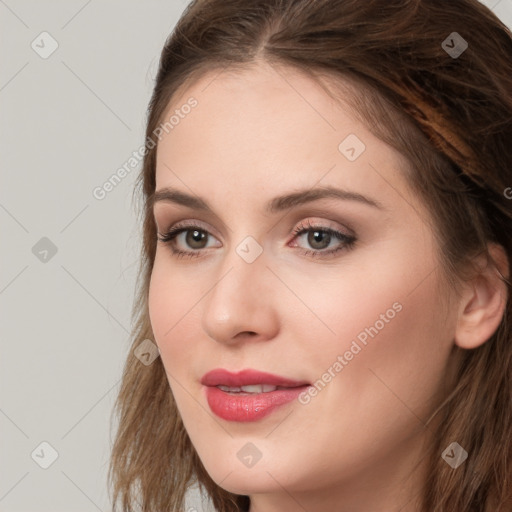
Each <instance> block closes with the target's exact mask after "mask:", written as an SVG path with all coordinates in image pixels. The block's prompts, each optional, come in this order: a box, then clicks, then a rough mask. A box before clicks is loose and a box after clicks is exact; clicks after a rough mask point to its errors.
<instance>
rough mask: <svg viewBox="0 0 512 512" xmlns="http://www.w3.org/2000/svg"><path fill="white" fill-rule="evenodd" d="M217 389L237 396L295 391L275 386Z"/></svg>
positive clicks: (255, 385)
mask: <svg viewBox="0 0 512 512" xmlns="http://www.w3.org/2000/svg"><path fill="white" fill-rule="evenodd" d="M215 387H216V388H218V389H220V390H221V391H225V392H226V393H232V394H236V395H254V394H257V393H271V392H272V391H277V390H281V389H293V388H291V387H286V386H273V385H272V384H249V385H248V386H240V387H230V386H223V385H219V386H215ZM295 387H299V386H295Z"/></svg>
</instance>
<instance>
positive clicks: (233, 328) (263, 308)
mask: <svg viewBox="0 0 512 512" xmlns="http://www.w3.org/2000/svg"><path fill="white" fill-rule="evenodd" d="M266 263H267V261H266V258H265V254H264V251H263V247H262V245H261V244H260V243H259V242H258V241H257V240H256V239H255V238H254V237H252V236H246V237H245V238H242V240H241V241H240V242H239V243H238V244H233V245H232V246H231V247H230V248H229V250H228V251H227V252H226V253H225V255H224V258H223V261H222V263H219V267H218V270H219V271H218V273H217V277H216V279H215V282H214V283H212V288H211V291H210V293H208V295H207V297H206V298H205V299H206V300H205V301H204V304H203V311H202V323H203V329H204V330H205V331H206V333H207V334H208V335H209V336H210V337H211V338H213V339H215V340H217V341H219V342H222V341H223V342H229V341H230V340H233V338H234V337H235V336H236V335H237V334H238V333H240V332H252V333H256V334H259V335H264V336H268V334H269V332H270V330H272V329H273V328H274V324H275V317H274V313H275V312H273V310H272V308H273V306H272V301H271V300H270V295H271V294H270V289H269V286H270V283H269V279H271V272H269V270H268V269H267V267H266Z"/></svg>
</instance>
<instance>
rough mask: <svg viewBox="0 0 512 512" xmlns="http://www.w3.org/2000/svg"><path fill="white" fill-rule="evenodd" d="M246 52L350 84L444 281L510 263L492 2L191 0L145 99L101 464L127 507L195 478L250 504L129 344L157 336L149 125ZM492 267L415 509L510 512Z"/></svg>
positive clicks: (502, 37) (503, 70) (231, 505)
mask: <svg viewBox="0 0 512 512" xmlns="http://www.w3.org/2000/svg"><path fill="white" fill-rule="evenodd" d="M454 32H456V34H454ZM464 41H465V42H466V43H467V47H465V43H464ZM452 49H453V51H452ZM456 50H458V53H459V54H457V53H454V52H455V51H456ZM460 51H462V53H460ZM257 59H264V60H265V61H267V62H269V63H272V64H275V65H276V66H277V65H280V64H282V65H286V66H292V67H293V68H295V69H297V70H301V71H303V72H305V73H307V74H308V75H309V76H311V77H312V78H316V79H318V80H319V81H320V80H321V79H323V80H324V81H323V83H324V84H327V83H329V84H330V85H331V87H329V88H328V90H329V91H330V92H332V94H333V95H334V96H336V91H338V92H339V91H340V89H337V87H338V86H340V87H341V86H342V84H357V86H356V87H352V88H351V89H350V91H351V94H350V95H348V97H347V96H346V95H345V96H344V97H343V99H342V95H340V94H338V97H339V98H340V99H342V101H345V102H348V103H350V105H351V106H352V107H353V109H354V111H355V112H356V114H357V115H358V116H359V117H360V119H361V120H363V121H364V122H365V124H366V126H368V128H369V129H370V130H371V131H372V132H373V133H375V134H376V135H377V136H378V137H380V138H381V139H382V140H384V141H385V142H387V143H388V144H390V145H391V146H393V147H394V148H395V149H397V150H398V151H400V152H401V153H402V154H403V155H404V156H405V157H406V159H407V161H408V162H409V163H410V172H409V173H408V175H407V179H408V182H409V183H410V184H411V186H412V187H413V188H414V189H415V190H416V191H417V193H418V195H419V196H420V197H421V198H422V199H423V200H424V201H425V204H426V205H427V206H428V208H429V211H430V212H431V216H432V219H433V225H432V229H433V233H434V234H435V236H436V237H437V240H438V246H439V255H440V262H441V265H442V267H443V269H444V271H445V272H444V273H445V275H446V277H447V280H448V281H449V282H450V283H451V284H452V285H453V286H454V288H456V286H457V280H458V279H465V278H468V277H469V275H468V274H467V272H466V271H467V270H468V269H471V266H470V263H471V261H473V258H474V257H475V256H476V255H478V254H485V255H486V256H487V257H488V258H489V262H490V263H491V264H494V262H493V260H492V258H491V256H490V254H489V252H488V251H487V244H488V243H489V242H495V243H497V244H500V245H501V246H502V247H503V248H504V249H505V252H506V254H507V257H508V259H509V261H511V260H512V241H511V238H512V237H511V235H510V230H511V228H512V222H511V220H512V219H511V218H512V213H511V212H512V209H511V206H512V200H511V199H510V198H509V197H510V192H512V191H511V189H510V188H509V187H512V37H511V33H510V31H509V30H508V28H507V27H506V26H505V25H504V24H503V23H502V22H501V21H500V20H499V19H498V18H497V17H496V16H495V15H494V14H493V13H492V12H491V11H490V10H489V9H487V8H486V7H485V6H483V5H482V4H480V3H479V2H477V1H476V0H450V1H449V2H448V1H446V0H250V1H248V0H196V1H193V2H192V3H190V4H189V5H188V7H187V9H186V10H185V12H184V13H183V15H182V17H181V19H180V20H179V22H178V23H177V25H176V27H175V28H174V30H173V32H172V34H171V35H170V36H169V37H168V39H167V41H166V43H165V46H164V48H163V51H162V54H161V58H160V63H159V70H158V75H157V77H156V83H155V86H154V91H153V95H152V98H151V101H150V104H149V108H148V118H147V130H146V140H147V142H148V144H147V145H148V151H147V153H146V154H145V156H144V162H143V169H142V172H141V174H140V176H139V179H138V182H137V185H138V187H139V188H140V190H141V192H142V194H141V195H142V210H141V213H142V225H143V245H142V249H141V258H140V271H139V277H138V280H137V283H136V286H137V294H136V300H135V302H134V307H133V319H134V322H133V328H132V346H131V350H130V353H129V355H128V358H127V361H126V364H125V368H124V373H123V380H122V386H121V390H120V393H119V396H118V398H117V402H116V407H115V410H114V411H115V413H116V415H117V418H118V420H119V426H118V429H117V433H116V437H115V442H114V445H113V450H112V456H111V461H110V468H109V484H110V486H111V488H112V496H113V501H114V507H115V509H116V510H117V507H116V504H117V503H118V501H120V502H121V507H122V510H123V511H124V512H128V511H132V510H139V509H140V510H143V511H145V512H164V511H182V510H183V509H184V496H185V493H186V491H187V489H188V488H189V486H191V485H192V484H194V483H196V482H197V483H199V485H200V486H201V489H202V490H204V491H206V493H207V495H208V496H209V497H210V498H211V501H212V503H213V505H214V507H215V509H216V510H217V511H219V512H235V511H236V512H239V511H244V510H248V506H249V498H248V497H247V496H239V495H235V494H232V493H229V492H227V491H225V490H224V489H222V488H221V487H219V486H218V485H217V484H216V483H215V482H214V481H213V480H212V479H211V478H210V476H209V475H208V474H207V472H206V471H205V469H204V467H203V465H202V463H201V461H200V459H199V457H198V455H197V453H196V452H195V450H194V448H193V446H192V444H191V442H190V439H189V437H188V435H187V433H186V431H185V428H184V426H183V423H182V420H181V418H180V415H179V413H178V411H177V408H176V404H175V401H174V399H173V396H172V393H171V391H170V388H169V384H168V381H167V378H166V374H165V371H164V368H163V365H162V362H161V360H160V358H158V359H156V360H155V361H154V363H153V364H151V365H147V366H146V365H144V364H140V361H139V360H138V359H137V358H136V357H135V355H134V352H133V351H134V349H135V348H137V347H138V346H139V344H140V343H141V342H142V341H143V340H145V339H151V340H154V336H153V333H152V329H151V325H150V322H149V315H148V301H147V298H148V289H149V281H150V276H151V272H152V266H153V261H154V257H155V249H156V226H155V223H154V219H153V213H152V210H151V208H150V205H151V197H152V194H153V193H154V191H155V163H156V150H157V143H158V140H157V139H158V138H159V137H157V135H156V134H157V133H158V132H155V130H157V128H158V126H159V124H160V123H161V122H162V121H163V116H164V114H165V112H166V110H167V107H168V105H169V101H170V100H171V98H172V97H173V95H174V94H175V93H176V91H178V89H179V88H181V87H183V86H186V85H187V84H188V83H192V81H193V80H195V79H197V78H198V77H200V76H201V75H203V74H204V73H206V72H209V71H213V70H218V71H219V72H220V71H221V70H222V69H228V68H232V69H237V68H238V69H244V68H248V67H250V66H251V63H254V62H255V61H256V60H257ZM199 108H200V106H199ZM185 122H186V121H185ZM507 190H508V191H510V192H509V193H507ZM501 277H502V279H503V280H504V282H505V283H506V286H507V293H508V296H507V305H506V310H505V313H504V315H503V318H502V321H501V323H500V325H499V327H498V329H497V330H496V331H495V333H494V334H493V336H492V337H491V338H490V339H489V340H488V341H487V342H485V343H483V344H482V345H481V346H479V347H478V348H475V349H472V350H462V349H460V348H458V347H456V346H454V348H453V356H454V357H455V356H457V357H458V364H457V366H456V373H455V376H456V378H455V385H454V387H453V388H452V389H450V392H449V393H447V395H446V396H444V397H443V400H442V403H441V404H440V405H439V407H438V409H437V410H436V411H435V413H434V415H435V416H436V418H437V422H436V424H437V427H436V436H435V440H434V442H433V443H432V446H431V447H429V450H431V451H430V453H428V454H427V455H428V461H429V470H428V479H427V481H426V482H425V486H424V488H423V489H421V493H422V494H421V496H422V503H423V505H422V507H423V508H422V512H466V511H474V512H480V511H481V512H490V511H492V512H500V511H501V512H506V510H508V511H509V512H510V510H512V506H511V500H512V496H511V489H512V482H511V473H512V464H511V459H512V334H511V325H512V323H511V315H512V308H511V301H510V296H511V293H510V292H511V289H510V288H511V284H510V281H509V280H508V279H507V277H504V276H503V275H502V276H501ZM431 419H432V418H430V419H429V421H430V420H431ZM453 441H456V442H458V443H459V444H460V445H461V446H462V447H464V449H465V450H466V451H467V452H468V453H469V457H468V459H467V460H466V462H465V463H464V464H463V465H462V466H460V467H459V468H457V470H453V469H452V468H451V467H450V466H449V465H448V464H447V463H446V462H445V461H444V460H443V459H442V458H441V453H442V452H443V450H444V449H445V448H446V447H447V446H449V445H450V443H452V442H453ZM137 507H138V508H137ZM505 507H507V508H505Z"/></svg>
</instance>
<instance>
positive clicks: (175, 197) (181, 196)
mask: <svg viewBox="0 0 512 512" xmlns="http://www.w3.org/2000/svg"><path fill="white" fill-rule="evenodd" d="M324 198H336V199H343V200H348V201H357V202H359V203H362V204H365V205H368V206H372V207H374V208H378V209H380V210H386V208H385V207H384V205H383V204H382V203H380V202H379V201H377V200H376V199H372V198H369V197H366V196H364V195H362V194H359V193H358V192H352V191H349V190H342V189H339V188H335V187H332V186H327V187H322V188H313V189H306V190H300V191H298V192H293V193H290V194H286V195H282V196H278V197H275V198H273V199H271V200H270V201H269V202H268V203H267V205H266V208H265V210H266V211H267V212H269V213H277V212H281V211H284V210H289V209H290V208H293V207H294V206H298V205H302V204H306V203H310V202H313V201H317V200H319V199H324ZM160 201H164V202H170V203H176V204H180V205H183V206H188V207H189V208H193V209H196V210H202V211H205V212H211V213H213V209H212V207H211V206H210V205H209V204H208V202H207V201H206V200H204V199H202V198H200V197H197V196H193V195H189V194H186V193H185V192H181V191H180V190H177V189H174V188H171V187H165V188H161V189H159V190H157V191H155V192H154V193H153V194H152V195H151V196H150V198H149V204H150V207H151V208H153V206H154V205H155V204H156V203H157V202H160Z"/></svg>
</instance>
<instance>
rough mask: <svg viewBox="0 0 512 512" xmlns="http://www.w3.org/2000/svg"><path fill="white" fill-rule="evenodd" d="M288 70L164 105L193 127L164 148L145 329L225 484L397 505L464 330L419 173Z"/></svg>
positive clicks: (197, 443)
mask: <svg viewBox="0 0 512 512" xmlns="http://www.w3.org/2000/svg"><path fill="white" fill-rule="evenodd" d="M277 69H278V68H274V67H271V66H269V65H267V64H258V65H257V66H254V68H253V69H251V70H245V71H240V72H238V73H229V74H228V73H226V72H223V73H220V74H219V73H218V72H215V73H213V72H212V73H210V74H207V75H205V76H204V77H203V78H201V79H200V80H199V81H197V82H196V83H194V84H193V85H190V86H188V87H187V88H186V89H185V90H183V91H181V92H180V95H179V96H176V97H174V98H173V100H172V102H171V104H170V105H169V109H168V113H167V115H166V119H168V118H169V117H170V115H172V113H173V112H174V111H175V110H176V109H182V110H181V112H185V111H186V112H188V114H186V115H183V116H182V117H181V116H180V121H179V123H177V124H175V125H174V126H173V128H172V129H171V130H169V131H168V133H167V134H164V135H163V137H162V138H161V140H160V142H159V146H158V152H157V169H156V190H157V191H158V192H159V197H160V200H158V201H156V202H155V206H154V215H155V220H156V224H157V228H158V233H159V234H160V237H161V238H162V241H158V245H157V251H156V257H155V261H154V268H153V273H152V276H151V284H150V291H149V312H150V320H151V325H152V328H153V332H154V336H155V341H156V343H157V345H158V347H159V350H160V355H161V358H162V361H163V364H164V366H165V370H166V373H167V377H168V380H169V384H170V388H171V390H172V393H173V396H174V398H175V400H176V403H177V406H178V409H179V412H180V414H181V417H182V419H183V422H184V425H185V427H186V429H187V432H188V434H189V436H190V439H191V441H192V443H193V445H194V447H195V449H196V450H197V453H198V455H199V457H200V459H201V461H202V462H203V464H204V466H205V468H206V470H207V471H208V473H209V474H210V476H211V477H212V478H213V480H214V481H215V482H217V483H218V484H219V485H220V486H222V487H223V488H225V489H227V490H229V491H231V492H234V493H238V494H248V495H251V496H258V495H259V496H267V497H268V496H272V495H275V496H278V495H279V494H284V493H283V488H285V489H287V491H288V492H290V493H293V494H294V496H295V497H303V498H304V503H306V501H307V499H308V498H307V496H312V495H313V494H315V493H316V495H317V497H318V499H320V500H324V501H323V502H324V503H326V501H325V499H326V498H325V496H332V495H333V492H334V491H333V489H338V490H340V489H345V491H348V490H349V489H350V491H351V493H352V494H354V495H355V494H357V493H358V492H359V490H360V487H359V485H360V484H359V483H358V482H361V481H362V480H363V479H364V482H365V484H366V485H369V484H370V482H372V481H375V483H376V487H374V489H378V491H379V492H380V490H382V489H384V488H385V487H386V486H387V484H389V488H391V487H392V486H393V485H395V484H396V485H397V482H398V481H399V479H400V478H401V477H404V475H406V474H409V473H410V472H411V467H412V465H413V464H414V463H415V462H417V461H418V460H419V459H421V457H422V456H423V455H425V452H424V451H423V447H422V445H421V442H422V440H423V439H424V437H425V432H426V430H428V429H425V428H424V425H423V422H424V421H425V420H426V419H427V417H428V416H429V414H430V413H431V412H432V411H433V410H434V409H435V405H436V393H438V392H439V390H440V389H441V386H442V383H443V376H444V375H445V373H446V367H447V362H448V359H449V354H450V350H451V347H452V340H453V332H454V325H455V323H454V322H455V316H454V315H452V314H451V313H449V314H447V313H446V311H444V310H443V309H442V308H443V305H442V301H440V299H439V289H440V288H439V287H440V282H441V281H440V279H441V276H440V267H439V261H438V258H437V255H436V254H437V253H436V245H435V240H434V237H433V234H432V230H431V220H430V217H429V214H428V212H427V211H426V209H425V207H424V205H423V203H422V202H421V200H420V198H419V197H418V196H417V195H416V194H414V193H413V192H412V191H411V190H410V189H409V188H408V186H407V182H406V180H405V178H404V173H403V171H402V170H401V168H403V167H404V165H405V164H406V162H404V160H403V158H402V157H401V156H400V154H399V153H397V152H396V151H395V150H394V149H392V148H391V147H389V146H388V145H386V144H385V143H384V142H382V141H380V140H379V139H377V138H376V137H375V136H374V135H372V133H371V132H370V131H369V130H368V129H367V128H366V127H365V126H363V125H362V124H361V123H359V122H357V121H356V120H355V118H354V117H353V116H352V115H351V113H350V111H349V110H348V109H346V108H345V107H343V106H342V105H340V104H339V103H337V102H335V101H334V100H333V99H332V98H331V97H330V96H329V95H327V94H326V92H325V91H324V90H322V89H321V88H320V87H319V85H318V84H317V83H316V82H314V81H313V80H311V79H310V78H308V77H307V76H304V75H301V74H299V73H298V72H296V71H294V70H292V69H289V68H279V73H278V72H277ZM285 78H286V79H285ZM191 97H193V98H195V100H196V101H197V104H196V106H195V107H194V108H192V109H188V108H182V106H183V105H185V104H186V103H187V101H190V100H189V98H191ZM164 189H168V190H167V191H166V192H165V191H164ZM327 190H331V193H328V194H327V193H326V191H327ZM333 190H338V192H332V191H333ZM171 191H174V192H175V191H177V192H179V193H181V194H182V195H181V196H177V195H175V194H174V195H173V194H171ZM313 191H316V192H318V191H320V193H318V194H316V195H315V194H314V193H313ZM160 192H161V193H160ZM322 193H324V195H323V196H322ZM185 195H189V196H192V199H195V200H197V199H201V200H202V202H204V203H206V205H207V206H208V208H205V207H204V206H205V205H204V204H194V203H193V202H192V201H188V202H187V201H184V200H183V198H184V197H185ZM281 196H290V197H289V198H288V199H286V200H285V199H281V200H278V199H276V198H279V197H281ZM180 198H181V199H180ZM196 202H197V201H196ZM185 203H186V204H185ZM175 229H179V230H180V231H178V232H177V233H176V232H174V233H172V232H171V233H170V236H169V237H167V238H165V235H166V233H168V232H169V231H170V230H171V231H172V230H175ZM163 240H166V241H163ZM216 369H223V370H226V372H229V373H223V372H220V373H219V372H213V373H210V374H209V372H212V370H216ZM242 370H244V371H243V372H242ZM245 370H248V371H245ZM250 370H253V371H250ZM240 372H241V373H240ZM257 372H264V373H268V374H272V375H273V376H268V375H261V374H259V373H257ZM207 374H209V380H208V379H207V380H206V381H205V380H204V379H203V378H204V376H205V375H207ZM285 379H287V380H285ZM205 382H206V384H207V385H205V384H204V383H205ZM256 384H260V385H262V384H267V385H268V386H269V387H264V388H263V387H262V388H257V387H256V388H245V389H242V390H239V391H238V392H236V390H235V389H234V388H236V387H237V386H238V387H239V388H240V386H241V385H256ZM216 385H224V386H228V387H229V388H231V391H229V390H228V388H224V390H222V389H220V388H218V387H216ZM273 386H274V387H275V386H279V387H277V388H275V389H274V387H273ZM377 484H378V485H377ZM377 494H378V492H377ZM320 496H323V497H322V498H320ZM348 496H349V493H348V492H347V493H345V497H348ZM283 499H286V497H283ZM288 499H289V498H288ZM297 499H298V498H297ZM301 499H302V498H301ZM347 499H348V498H347ZM354 499H356V497H354ZM317 503H318V501H317ZM290 510H291V508H290Z"/></svg>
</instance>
